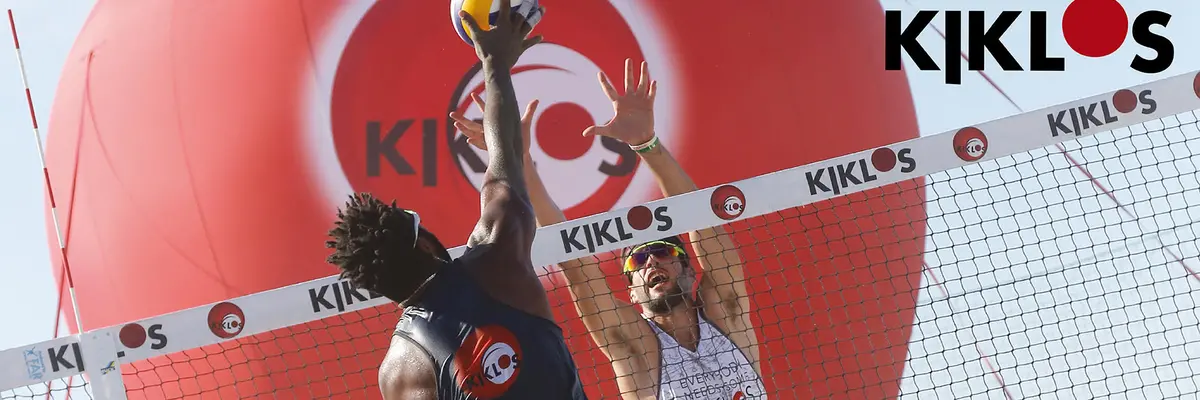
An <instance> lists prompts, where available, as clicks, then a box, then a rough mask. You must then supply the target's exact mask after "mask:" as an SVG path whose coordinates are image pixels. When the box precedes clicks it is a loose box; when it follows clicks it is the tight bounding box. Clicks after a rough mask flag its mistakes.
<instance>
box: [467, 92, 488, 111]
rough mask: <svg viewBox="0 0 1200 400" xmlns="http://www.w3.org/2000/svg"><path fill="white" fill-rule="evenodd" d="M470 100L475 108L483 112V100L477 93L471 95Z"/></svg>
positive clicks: (484, 104)
mask: <svg viewBox="0 0 1200 400" xmlns="http://www.w3.org/2000/svg"><path fill="white" fill-rule="evenodd" d="M471 100H474V101H475V106H476V107H479V111H483V107H484V106H486V105H487V103H484V102H483V98H480V97H479V93H471Z"/></svg>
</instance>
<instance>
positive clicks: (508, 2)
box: [496, 0, 512, 25]
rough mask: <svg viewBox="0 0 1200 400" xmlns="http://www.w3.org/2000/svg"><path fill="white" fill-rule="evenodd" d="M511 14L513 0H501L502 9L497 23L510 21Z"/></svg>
mask: <svg viewBox="0 0 1200 400" xmlns="http://www.w3.org/2000/svg"><path fill="white" fill-rule="evenodd" d="M511 14H512V0H500V11H499V15H497V17H498V18H496V24H497V25H499V24H500V21H504V22H509V21H510V20H511V18H512V15H511Z"/></svg>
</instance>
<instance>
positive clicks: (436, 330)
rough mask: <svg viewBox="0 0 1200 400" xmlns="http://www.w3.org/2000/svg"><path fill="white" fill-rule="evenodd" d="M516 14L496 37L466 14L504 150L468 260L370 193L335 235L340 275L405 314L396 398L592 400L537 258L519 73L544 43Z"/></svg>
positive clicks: (504, 18) (391, 392) (396, 357)
mask: <svg viewBox="0 0 1200 400" xmlns="http://www.w3.org/2000/svg"><path fill="white" fill-rule="evenodd" d="M509 10H510V7H509V0H501V7H500V15H499V18H497V20H496V21H495V23H494V25H495V26H494V27H493V28H492V29H490V30H487V31H484V30H481V29H479V26H478V25H476V24H475V21H474V19H472V18H469V17H468V16H467V15H465V13H463V14H460V18H462V19H463V21H465V22H466V23H467V25H468V28H469V29H470V30H471V34H472V37H473V38H474V46H475V52H476V54H477V55H478V56H479V59H480V60H481V61H482V63H483V70H484V75H485V80H486V82H485V85H486V88H487V93H488V95H487V96H488V106H487V107H485V108H484V126H485V128H484V129H483V136H484V138H485V140H486V141H487V143H488V144H489V145H490V147H491V148H493V149H496V150H495V151H493V152H491V153H490V154H489V157H488V167H487V172H486V174H485V176H484V184H483V187H482V188H481V190H480V197H481V200H482V203H483V210H482V215H481V217H480V219H479V222H478V223H477V224H476V226H475V230H474V231H473V232H472V233H471V237H470V238H469V239H468V241H467V248H468V249H467V251H466V252H465V253H464V254H463V255H462V256H461V257H459V258H457V259H454V260H451V259H450V254H449V253H448V252H447V251H446V248H445V247H444V246H443V245H442V244H441V243H440V242H439V241H438V239H437V238H436V237H434V235H433V234H431V233H430V232H428V231H427V230H425V229H424V228H422V227H421V219H420V217H419V215H418V214H417V213H415V212H413V211H410V210H405V209H402V208H399V207H396V205H395V202H394V201H393V202H392V204H391V205H388V204H385V203H383V202H382V201H380V200H378V199H376V198H374V197H372V196H370V195H368V194H360V195H356V196H353V197H352V198H351V200H350V201H349V202H348V203H347V204H346V206H345V208H344V209H343V210H339V211H338V218H339V221H338V222H337V223H336V226H335V227H334V229H333V230H331V231H330V236H332V237H333V240H330V241H329V242H328V246H329V247H332V248H334V249H335V251H334V253H333V254H332V255H330V256H329V262H330V263H332V264H335V265H337V266H338V267H339V268H340V269H341V270H342V272H341V277H342V278H343V279H348V280H349V281H350V282H351V283H353V284H354V285H355V286H356V287H359V288H365V289H368V290H371V291H374V292H376V293H379V294H381V295H384V296H386V297H387V298H389V299H391V300H393V301H396V302H397V303H400V306H401V307H404V308H405V309H404V312H403V314H402V315H401V317H400V322H399V323H398V324H397V327H396V331H395V333H394V335H393V337H392V341H391V346H390V348H389V349H388V352H387V355H386V356H385V357H384V360H383V363H382V365H381V366H380V368H379V387H380V390H381V391H382V392H383V397H384V398H385V399H388V400H399V399H404V400H414V399H416V400H424V399H440V400H447V399H463V400H466V399H480V398H487V399H576V400H578V399H585V398H586V397H585V395H584V393H583V388H582V386H581V384H580V381H579V373H578V371H577V370H576V367H575V363H574V360H572V358H571V352H570V350H568V349H567V346H566V343H565V342H564V338H563V332H562V329H561V328H560V327H559V326H558V325H557V324H556V323H555V322H554V316H553V314H552V313H551V310H550V305H549V303H548V301H547V297H546V294H545V291H544V290H543V289H542V286H541V282H540V281H539V280H538V276H537V273H536V272H535V271H534V269H533V265H532V263H531V260H530V250H531V246H532V243H533V236H534V232H535V231H536V229H537V227H536V222H535V220H534V216H533V210H532V208H531V206H530V204H529V195H528V193H527V191H526V188H525V180H524V176H525V174H524V172H523V168H524V166H523V163H522V162H523V160H524V157H523V156H522V155H523V154H524V152H525V151H526V147H527V146H528V140H523V139H522V137H521V124H520V118H521V116H520V114H519V111H518V108H517V104H516V94H515V92H514V90H513V84H512V76H511V69H512V67H513V65H515V64H516V61H517V59H518V58H519V57H520V55H521V54H522V53H523V52H524V51H525V50H526V49H528V48H529V47H531V46H533V45H535V44H537V43H538V42H540V41H541V38H540V37H533V38H529V37H528V36H529V32H530V30H531V29H532V28H531V27H530V26H529V24H526V23H525V19H524V17H522V16H521V15H518V14H516V13H511V12H509ZM542 11H543V12H544V9H543V10H542Z"/></svg>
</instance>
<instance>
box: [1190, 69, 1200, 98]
mask: <svg viewBox="0 0 1200 400" xmlns="http://www.w3.org/2000/svg"><path fill="white" fill-rule="evenodd" d="M1192 91H1193V92H1196V97H1200V73H1197V74H1196V77H1195V78H1193V79H1192Z"/></svg>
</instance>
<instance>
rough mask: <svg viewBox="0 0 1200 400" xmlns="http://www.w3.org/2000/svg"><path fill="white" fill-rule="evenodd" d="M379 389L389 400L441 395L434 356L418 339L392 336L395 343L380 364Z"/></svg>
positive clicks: (427, 399)
mask: <svg viewBox="0 0 1200 400" xmlns="http://www.w3.org/2000/svg"><path fill="white" fill-rule="evenodd" d="M379 390H380V391H382V392H383V398H384V399H385V400H399V399H414V400H436V399H437V392H438V391H437V372H436V369H435V367H434V365H433V360H432V359H430V358H429V354H428V353H426V352H425V350H424V349H422V348H421V347H420V346H418V345H417V344H416V343H413V342H412V341H410V340H409V339H407V338H405V337H403V336H396V335H393V336H392V345H391V347H389V348H388V352H387V355H385V356H384V357H383V364H381V365H380V366H379Z"/></svg>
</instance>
